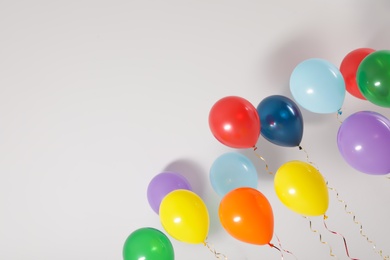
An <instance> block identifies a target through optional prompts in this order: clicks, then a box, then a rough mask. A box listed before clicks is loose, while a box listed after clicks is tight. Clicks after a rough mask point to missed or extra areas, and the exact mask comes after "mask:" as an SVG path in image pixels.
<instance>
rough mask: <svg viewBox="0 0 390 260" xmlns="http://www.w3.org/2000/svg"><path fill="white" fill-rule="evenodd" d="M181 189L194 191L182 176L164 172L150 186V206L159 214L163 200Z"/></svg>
mask: <svg viewBox="0 0 390 260" xmlns="http://www.w3.org/2000/svg"><path fill="white" fill-rule="evenodd" d="M179 189H182V190H190V191H192V188H191V185H190V183H189V182H188V181H187V179H186V178H185V177H183V176H182V175H180V174H178V173H175V172H162V173H160V174H158V175H156V176H155V177H154V178H153V179H152V180H151V181H150V183H149V186H148V192H147V193H148V194H147V196H148V201H149V205H150V206H151V207H152V209H153V210H154V212H156V213H157V214H159V209H160V204H161V201H162V200H163V198H164V197H165V196H166V195H168V193H170V192H171V191H174V190H179Z"/></svg>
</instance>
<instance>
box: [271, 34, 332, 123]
mask: <svg viewBox="0 0 390 260" xmlns="http://www.w3.org/2000/svg"><path fill="white" fill-rule="evenodd" d="M313 35H316V32H314V31H313V32H311V31H305V32H301V34H300V35H298V36H297V35H296V34H295V35H294V37H293V38H290V39H289V40H287V41H282V43H281V45H279V46H276V47H275V48H273V49H272V50H273V52H270V53H269V55H268V56H267V57H266V58H265V64H266V66H265V73H264V75H265V79H266V81H267V82H272V85H273V86H274V87H273V91H275V90H276V92H278V93H280V95H284V96H287V97H289V98H290V99H292V100H294V98H293V97H292V95H291V92H290V87H289V86H290V76H291V74H292V72H293V70H294V69H295V67H296V66H297V65H298V64H299V63H301V62H302V61H304V60H306V59H311V58H323V59H326V58H324V57H326V56H327V52H329V55H328V56H330V51H331V50H330V49H329V47H327V46H326V45H325V44H324V42H323V41H321V40H320V39H318V38H317V37H313ZM318 54H322V56H323V57H321V56H319V55H318ZM275 86H276V87H275ZM294 101H295V100H294ZM297 105H298V106H299V108H300V110H301V113H302V116H303V118H304V120H305V122H306V123H318V122H320V121H321V117H320V116H318V114H315V113H312V112H310V111H308V110H306V109H304V108H303V107H301V106H300V104H298V103H297Z"/></svg>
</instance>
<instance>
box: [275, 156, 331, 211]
mask: <svg viewBox="0 0 390 260" xmlns="http://www.w3.org/2000/svg"><path fill="white" fill-rule="evenodd" d="M274 187H275V191H276V194H277V196H278V198H279V200H280V201H281V202H282V203H283V204H284V205H285V206H286V207H287V208H289V209H290V210H292V211H294V212H296V213H299V214H301V215H304V216H320V215H324V214H325V212H326V211H327V209H328V206H329V194H328V188H327V185H326V182H325V180H324V177H323V176H322V175H321V173H320V172H319V171H318V170H317V169H316V168H315V167H313V166H312V165H311V164H309V163H305V162H301V161H291V162H287V163H285V164H283V165H282V166H281V167H280V168H279V169H278V170H277V172H276V174H275V179H274Z"/></svg>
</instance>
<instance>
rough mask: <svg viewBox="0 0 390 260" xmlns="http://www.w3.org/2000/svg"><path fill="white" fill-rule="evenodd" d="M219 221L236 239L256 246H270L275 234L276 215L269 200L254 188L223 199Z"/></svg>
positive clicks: (233, 193) (244, 189) (239, 190)
mask: <svg viewBox="0 0 390 260" xmlns="http://www.w3.org/2000/svg"><path fill="white" fill-rule="evenodd" d="M219 219H220V221H221V223H222V226H223V227H224V228H225V230H226V231H227V232H228V233H229V234H230V235H231V236H232V237H234V238H236V239H238V240H240V241H243V242H246V243H250V244H255V245H265V244H269V243H270V241H271V239H272V236H273V233H274V215H273V212H272V208H271V205H270V203H269V202H268V199H267V198H266V197H265V196H264V195H263V194H262V193H261V192H259V191H258V190H256V189H253V188H247V187H244V188H238V189H235V190H232V191H230V192H229V193H227V194H226V195H225V197H223V199H222V200H221V203H220V205H219Z"/></svg>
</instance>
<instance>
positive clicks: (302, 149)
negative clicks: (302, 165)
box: [298, 145, 318, 170]
mask: <svg viewBox="0 0 390 260" xmlns="http://www.w3.org/2000/svg"><path fill="white" fill-rule="evenodd" d="M298 148H299V150H300V151H303V152H304V153H305V154H306V161H307V162H308V163H309V164H311V165H313V166H314V167H315V168H316V169H317V170H318V167H317V165H316V164H315V163H314V162H312V161H310V159H309V154H308V153H307V151H306V150H305V149H304V148H303V147H302V146H300V145H299V146H298Z"/></svg>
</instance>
